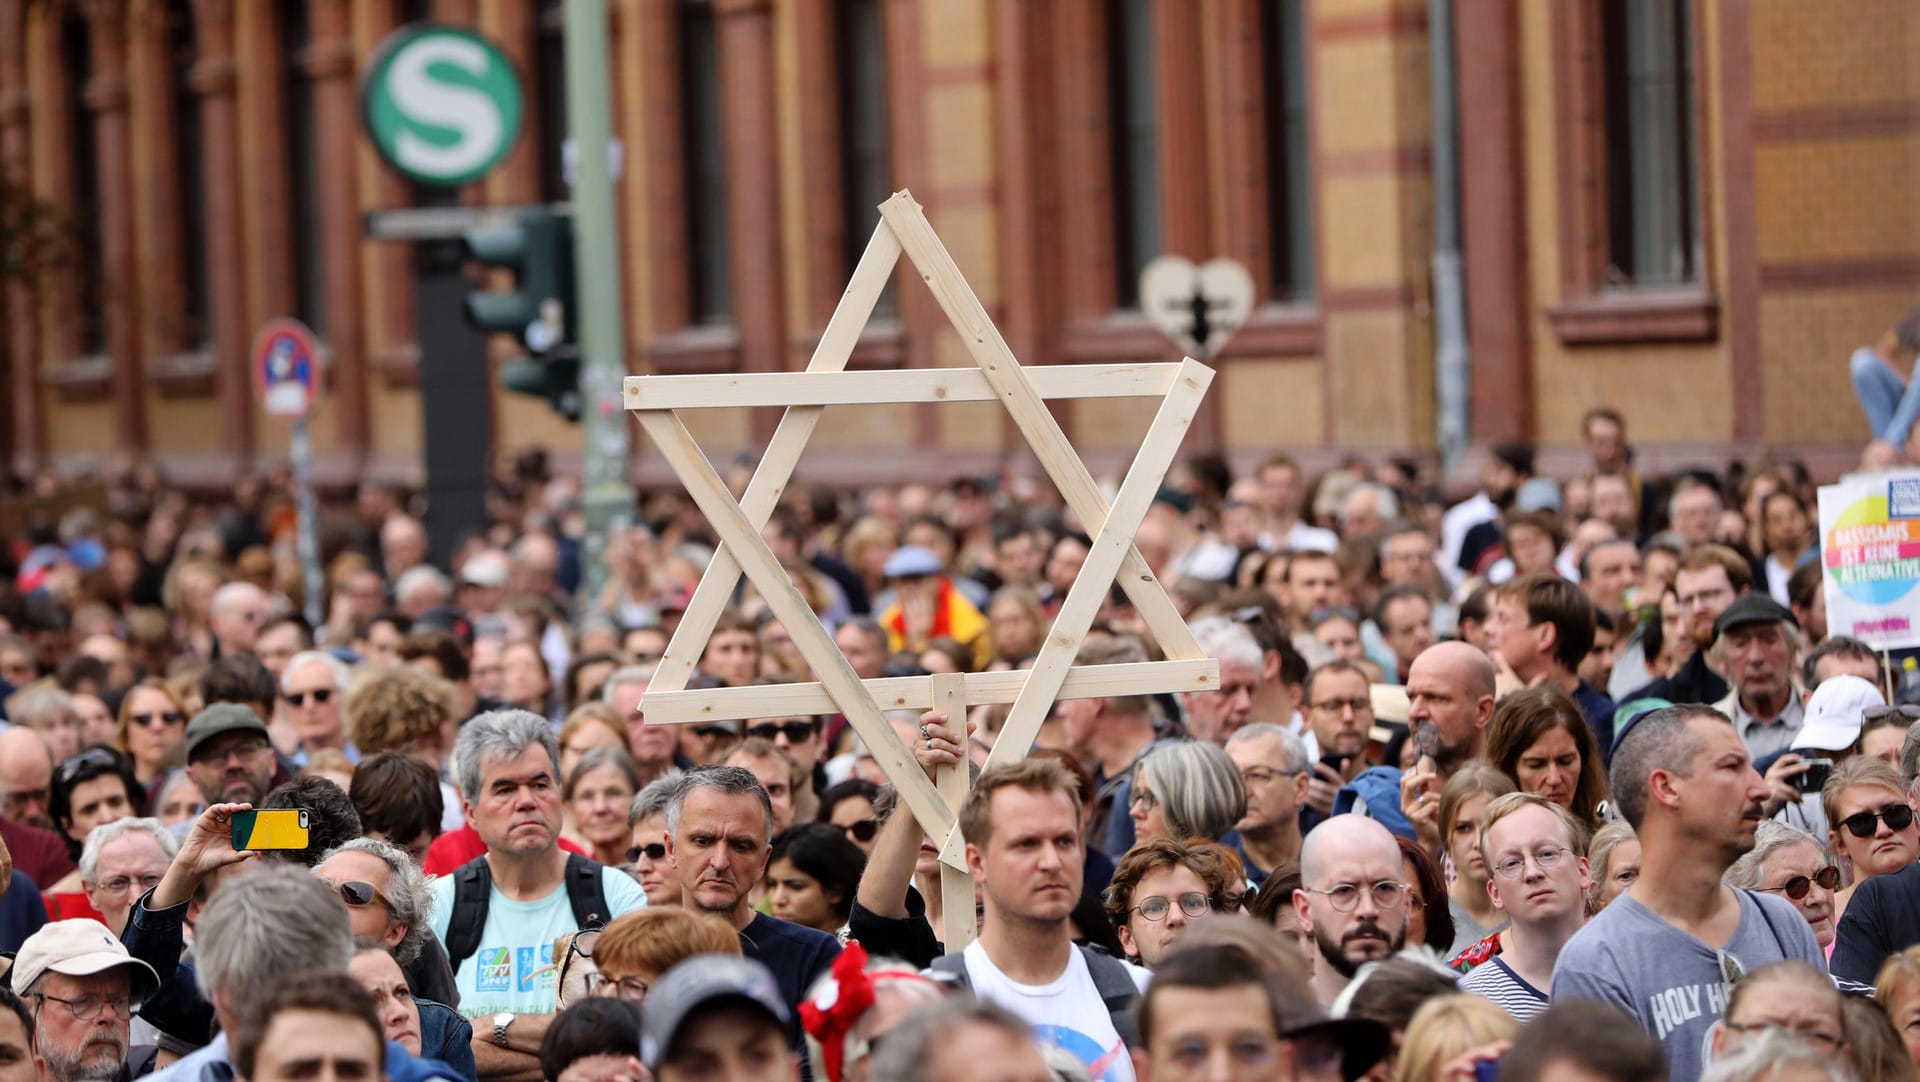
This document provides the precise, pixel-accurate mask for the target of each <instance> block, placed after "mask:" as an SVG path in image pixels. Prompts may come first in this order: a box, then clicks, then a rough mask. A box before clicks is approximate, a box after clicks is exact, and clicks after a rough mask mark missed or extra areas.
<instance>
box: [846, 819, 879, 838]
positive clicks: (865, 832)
mask: <svg viewBox="0 0 1920 1082" xmlns="http://www.w3.org/2000/svg"><path fill="white" fill-rule="evenodd" d="M840 829H841V830H843V831H845V832H846V834H847V837H849V838H852V839H853V840H854V841H856V842H870V841H872V840H873V836H874V835H875V834H878V833H880V820H878V819H856V820H854V821H853V822H851V823H845V824H842V825H841V827H840Z"/></svg>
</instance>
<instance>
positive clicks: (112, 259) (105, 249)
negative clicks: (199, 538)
mask: <svg viewBox="0 0 1920 1082" xmlns="http://www.w3.org/2000/svg"><path fill="white" fill-rule="evenodd" d="M81 11H82V12H83V13H84V14H85V16H86V19H87V26H88V35H87V36H88V39H89V42H90V44H91V47H92V57H91V59H92V63H93V77H92V78H91V79H88V80H87V85H86V86H84V87H82V88H81V90H80V99H81V103H82V104H83V105H84V106H85V107H86V108H87V109H88V110H90V111H91V112H92V113H93V114H94V121H93V132H94V155H95V159H94V160H95V162H96V163H97V168H98V170H99V180H98V183H99V191H100V221H99V244H100V252H99V256H98V258H99V259H100V264H101V268H102V269H101V279H102V282H103V291H104V294H105V295H104V296H102V297H100V298H99V299H98V301H99V303H101V304H103V305H104V306H105V309H106V312H105V318H106V352H107V356H108V357H109V358H110V359H111V360H112V370H111V371H112V375H111V376H110V379H111V380H112V385H113V420H114V430H115V433H116V436H117V440H118V444H119V446H120V447H121V448H122V449H124V450H130V451H140V450H144V449H145V448H146V446H147V411H146V391H147V388H146V380H145V378H144V375H143V373H142V372H141V363H140V335H139V329H140V305H139V299H140V298H139V291H138V283H139V267H138V260H137V259H136V256H135V251H134V243H133V160H132V156H131V154H130V151H131V148H130V146H129V145H128V134H129V132H128V122H127V27H126V23H125V21H124V20H125V19H126V13H127V12H126V6H125V5H124V4H119V3H114V2H112V0H86V2H85V3H84V4H83V6H82V8H81ZM80 258H82V259H85V258H89V253H81V255H80Z"/></svg>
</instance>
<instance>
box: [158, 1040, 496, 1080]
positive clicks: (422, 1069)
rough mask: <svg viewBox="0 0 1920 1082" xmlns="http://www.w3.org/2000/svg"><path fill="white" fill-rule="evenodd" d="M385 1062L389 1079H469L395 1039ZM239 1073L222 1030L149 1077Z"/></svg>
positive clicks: (190, 1077) (225, 1077)
mask: <svg viewBox="0 0 1920 1082" xmlns="http://www.w3.org/2000/svg"><path fill="white" fill-rule="evenodd" d="M385 1066H386V1070H387V1082H425V1080H426V1079H430V1078H444V1079H448V1080H449V1082H468V1080H467V1078H464V1077H462V1076H461V1074H460V1073H459V1072H458V1071H455V1070H454V1069H453V1068H451V1067H449V1066H447V1065H446V1064H444V1063H441V1062H440V1061H439V1060H433V1059H416V1058H415V1057H413V1056H412V1055H410V1054H408V1052H407V1050H406V1049H404V1048H402V1047H400V1046H399V1045H397V1044H395V1043H393V1042H392V1041H388V1042H387V1062H386V1065H385ZM238 1074H239V1071H238V1070H237V1069H236V1068H235V1067H234V1065H233V1054H232V1052H231V1051H230V1050H229V1048H228V1046H227V1035H226V1034H224V1033H222V1034H220V1035H219V1036H218V1037H215V1038H214V1039H213V1043H211V1044H209V1045H207V1046H206V1047H205V1048H202V1049H201V1050H200V1051H198V1052H195V1053H194V1054H192V1055H190V1056H183V1057H181V1058H180V1060H179V1061H177V1062H175V1063H173V1064H171V1065H169V1066H168V1067H166V1068H164V1069H162V1070H158V1071H155V1072H153V1073H152V1074H150V1075H148V1076H147V1078H148V1079H150V1080H152V1082H233V1080H234V1078H235V1077H236V1076H237V1075H238Z"/></svg>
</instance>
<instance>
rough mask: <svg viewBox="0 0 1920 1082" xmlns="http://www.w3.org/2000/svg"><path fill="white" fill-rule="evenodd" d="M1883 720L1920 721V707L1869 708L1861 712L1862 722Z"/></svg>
mask: <svg viewBox="0 0 1920 1082" xmlns="http://www.w3.org/2000/svg"><path fill="white" fill-rule="evenodd" d="M1882 718H1904V719H1906V720H1907V721H1920V706H1907V705H1902V706H1869V707H1867V708H1866V709H1865V710H1862V711H1861V712H1860V720H1861V721H1863V722H1874V721H1879V720H1880V719H1882Z"/></svg>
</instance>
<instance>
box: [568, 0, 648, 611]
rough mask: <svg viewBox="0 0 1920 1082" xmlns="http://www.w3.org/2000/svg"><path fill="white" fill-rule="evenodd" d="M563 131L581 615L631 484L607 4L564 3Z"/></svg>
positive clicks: (598, 585) (601, 581)
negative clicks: (575, 332) (579, 488)
mask: <svg viewBox="0 0 1920 1082" xmlns="http://www.w3.org/2000/svg"><path fill="white" fill-rule="evenodd" d="M566 12H567V29H566V58H567V127H568V128H569V129H571V131H572V134H573V142H574V146H575V147H576V148H577V154H576V157H575V160H576V162H577V163H578V170H579V171H578V174H577V177H576V180H575V183H574V187H573V236H574V246H573V252H574V268H575V272H574V282H575V296H576V297H577V298H578V304H579V309H580V311H579V320H578V324H577V325H578V328H579V335H580V357H581V363H580V402H581V409H580V438H581V456H582V462H583V466H582V468H583V471H584V473H585V477H584V485H583V492H582V497H583V499H582V502H583V505H584V510H585V512H586V520H587V534H586V537H585V538H584V539H583V542H582V546H581V553H580V564H581V571H582V574H581V578H580V598H581V600H582V601H583V602H584V603H585V604H583V605H582V606H581V607H583V608H584V607H585V606H586V605H591V604H592V603H593V602H595V601H597V600H598V598H599V596H600V592H601V590H602V589H603V588H604V586H605V583H606V581H607V559H606V552H607V532H608V530H609V528H610V527H611V526H612V525H613V523H614V521H615V519H617V518H619V517H620V516H622V515H624V514H626V513H628V512H629V511H630V510H631V508H632V507H633V491H632V489H631V488H630V487H629V485H628V481H627V424H628V422H627V411H626V408H625V406H624V404H623V402H622V398H621V381H622V380H623V379H625V378H626V375H627V365H626V346H625V343H626V335H625V333H624V331H623V328H622V326H621V318H620V317H621V311H620V294H621V287H620V259H619V252H618V250H617V247H618V243H619V241H618V238H619V235H620V222H619V218H618V217H617V216H616V213H615V210H614V203H613V167H612V160H611V156H610V155H609V153H608V144H609V142H610V139H609V131H608V128H609V124H608V120H607V112H608V105H607V99H608V95H609V93H610V84H609V83H608V80H607V5H606V0H567V8H566Z"/></svg>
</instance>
